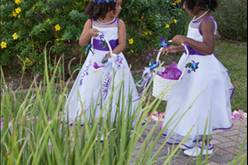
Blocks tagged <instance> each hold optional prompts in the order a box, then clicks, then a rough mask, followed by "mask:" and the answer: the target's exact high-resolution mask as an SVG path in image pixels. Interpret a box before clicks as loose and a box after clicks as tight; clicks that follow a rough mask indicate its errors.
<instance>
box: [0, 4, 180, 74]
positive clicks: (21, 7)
mask: <svg viewBox="0 0 248 165" xmlns="http://www.w3.org/2000/svg"><path fill="white" fill-rule="evenodd" d="M88 1H89V0H48V1H42V0H38V1H32V0H25V1H24V0H11V1H10V0H2V1H1V5H0V11H1V16H2V20H1V33H0V43H1V47H0V53H1V56H0V65H2V66H5V67H7V66H8V67H9V68H11V66H13V63H18V64H19V66H20V67H22V68H24V69H30V70H31V69H32V70H33V71H38V72H42V70H43V66H44V65H43V60H42V59H43V56H44V55H43V52H42V50H43V48H44V47H45V45H46V44H47V43H48V48H52V49H51V52H50V53H49V55H50V56H51V57H50V58H51V59H55V58H58V57H60V56H61V55H62V54H64V55H65V57H66V58H67V60H69V59H71V56H73V55H74V56H75V53H74V52H75V49H76V50H79V49H80V48H79V46H77V42H76V41H77V40H78V39H79V36H80V33H81V31H82V28H83V25H84V22H85V20H86V19H87V16H86V15H85V14H84V8H85V6H86V4H87V3H88ZM176 2H179V1H178V0H175V2H174V1H164V0H163V1H162V0H149V1H144V0H130V1H124V4H123V8H124V9H123V11H122V15H121V17H122V18H123V19H124V21H125V22H126V24H127V25H128V26H127V27H128V39H129V41H130V46H129V49H128V53H131V54H140V53H142V52H143V51H144V50H147V49H149V47H147V46H148V45H149V46H150V47H157V46H158V44H159V37H160V36H162V35H163V36H164V37H166V38H169V37H170V36H171V35H172V34H173V33H175V32H179V31H181V30H182V29H183V28H181V25H182V24H184V23H183V20H184V19H181V17H182V14H181V10H180V9H179V8H178V7H177V4H176ZM171 27H172V28H171ZM170 29H173V30H170ZM155 36H156V37H155ZM131 41H133V43H132V42H131ZM75 45H76V46H75ZM79 54H80V53H79ZM12 68H13V67H12Z"/></svg>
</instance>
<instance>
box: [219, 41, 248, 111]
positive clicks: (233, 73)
mask: <svg viewBox="0 0 248 165" xmlns="http://www.w3.org/2000/svg"><path fill="white" fill-rule="evenodd" d="M216 56H217V58H218V59H219V60H220V61H221V62H222V63H223V64H224V65H225V67H226V68H227V69H228V70H229V74H230V77H231V80H232V83H233V85H234V86H235V88H236V89H235V94H234V97H233V101H232V107H233V109H238V108H240V109H243V110H244V111H246V112H247V44H246V43H239V42H231V41H222V40H221V41H218V42H217V45H216Z"/></svg>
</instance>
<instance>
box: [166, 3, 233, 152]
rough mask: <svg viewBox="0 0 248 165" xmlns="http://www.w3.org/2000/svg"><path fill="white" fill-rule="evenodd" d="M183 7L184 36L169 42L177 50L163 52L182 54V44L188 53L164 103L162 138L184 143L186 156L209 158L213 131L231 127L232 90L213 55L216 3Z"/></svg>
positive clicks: (222, 68) (182, 58) (171, 49)
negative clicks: (185, 16) (185, 18)
mask: <svg viewBox="0 0 248 165" xmlns="http://www.w3.org/2000/svg"><path fill="white" fill-rule="evenodd" d="M183 5H184V9H185V10H186V11H187V12H188V13H189V14H190V15H193V16H194V18H193V20H192V21H191V22H190V24H189V27H188V33H187V36H182V35H177V36H175V37H174V38H173V39H172V41H173V43H175V44H177V45H178V46H170V47H168V48H165V49H164V50H163V51H164V53H177V52H184V51H185V49H184V46H181V45H182V44H184V45H186V46H187V48H188V51H189V55H187V54H186V53H184V54H183V55H182V57H181V59H180V61H179V63H178V66H179V68H180V69H181V70H184V71H185V72H184V73H185V74H184V75H183V77H182V79H181V80H180V81H179V82H178V83H177V84H176V85H175V86H174V87H173V89H172V91H171V93H170V95H169V96H168V99H167V101H168V102H167V107H166V112H165V119H164V125H163V126H164V127H165V126H166V127H167V131H166V132H165V133H164V135H165V136H168V135H172V136H170V139H169V143H171V144H179V143H180V142H182V139H184V140H186V141H185V142H184V143H183V145H182V146H180V147H181V148H182V149H184V153H185V154H186V155H188V156H198V155H200V153H201V151H202V154H203V155H205V154H212V153H213V145H211V143H209V142H210V140H211V135H212V133H213V131H214V130H216V129H227V128H230V127H232V120H231V103H230V99H231V96H232V94H233V89H234V88H233V85H232V84H231V81H230V79H229V76H228V71H227V69H226V68H225V67H224V66H223V65H222V64H221V63H220V61H218V60H217V58H216V57H215V55H214V54H213V53H214V45H215V35H216V34H217V23H216V21H215V20H214V17H213V16H212V15H211V11H214V10H215V8H216V7H217V0H184V1H183ZM204 135H207V136H204ZM204 137H205V138H206V140H204V141H203V138H204ZM185 138H186V139H185ZM202 146H204V148H203V149H202Z"/></svg>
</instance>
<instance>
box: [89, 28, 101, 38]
mask: <svg viewBox="0 0 248 165" xmlns="http://www.w3.org/2000/svg"><path fill="white" fill-rule="evenodd" d="M88 34H89V35H90V37H97V36H98V34H99V31H98V30H97V29H90V30H89V31H88Z"/></svg>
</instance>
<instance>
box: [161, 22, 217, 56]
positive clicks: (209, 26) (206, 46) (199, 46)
mask: <svg viewBox="0 0 248 165" xmlns="http://www.w3.org/2000/svg"><path fill="white" fill-rule="evenodd" d="M200 28H201V31H202V36H203V42H198V41H195V40H193V39H191V38H187V37H185V36H182V35H177V36H175V37H174V38H173V39H172V42H173V43H176V44H178V45H181V44H186V45H189V46H190V47H192V48H193V49H195V50H197V51H199V52H201V53H203V54H206V55H208V54H212V53H213V52H214V45H215V35H214V30H213V22H212V21H209V20H205V21H203V22H202V24H201V27H200ZM182 50H183V47H182V46H177V47H176V48H173V46H172V47H169V48H167V49H165V50H164V52H167V53H177V52H180V51H182Z"/></svg>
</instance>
